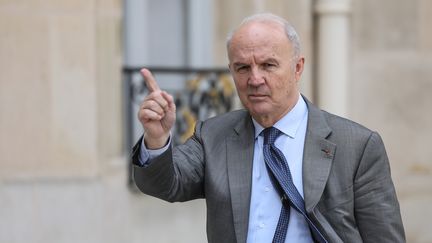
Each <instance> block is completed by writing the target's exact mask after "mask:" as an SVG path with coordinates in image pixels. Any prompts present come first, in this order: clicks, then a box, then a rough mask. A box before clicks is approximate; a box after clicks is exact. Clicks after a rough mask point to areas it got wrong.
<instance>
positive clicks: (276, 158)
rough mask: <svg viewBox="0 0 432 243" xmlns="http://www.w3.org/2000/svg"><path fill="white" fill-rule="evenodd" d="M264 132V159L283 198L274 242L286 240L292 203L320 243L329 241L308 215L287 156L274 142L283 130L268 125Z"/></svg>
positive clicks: (279, 242) (280, 242)
mask: <svg viewBox="0 0 432 243" xmlns="http://www.w3.org/2000/svg"><path fill="white" fill-rule="evenodd" d="M263 132H264V151H263V153H264V161H265V163H266V165H267V168H268V169H269V171H270V172H271V173H270V177H271V178H272V182H273V185H274V186H275V187H276V189H277V190H278V191H279V192H280V194H281V200H282V210H281V214H280V216H279V221H278V224H277V227H276V231H275V234H274V237H273V243H283V242H285V237H286V233H287V229H288V222H289V215H290V211H289V210H290V205H291V207H293V208H294V209H295V210H297V211H298V212H299V213H301V214H302V215H303V216H304V217H305V219H306V222H307V223H308V224H309V228H310V229H311V232H312V235H313V236H314V238H315V240H316V241H317V242H320V243H326V242H327V241H326V240H325V238H324V236H323V235H322V234H321V232H320V231H319V230H318V228H317V227H316V226H315V224H314V223H313V222H312V221H311V220H310V219H309V217H308V216H307V214H306V210H305V206H304V201H303V198H302V196H301V195H300V193H299V192H298V191H297V188H296V187H295V185H294V183H293V180H292V177H291V172H290V169H289V167H288V163H287V161H286V159H285V156H284V155H283V153H282V151H280V150H279V149H278V148H277V147H276V146H275V144H274V142H275V141H276V139H277V138H278V137H279V135H281V134H282V132H281V131H279V130H278V129H277V128H274V127H268V128H266V129H264V131H263Z"/></svg>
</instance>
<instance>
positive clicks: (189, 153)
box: [132, 123, 205, 202]
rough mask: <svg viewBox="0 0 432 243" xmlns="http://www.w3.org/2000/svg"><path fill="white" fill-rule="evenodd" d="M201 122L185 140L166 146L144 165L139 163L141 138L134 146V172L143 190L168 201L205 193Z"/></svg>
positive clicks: (199, 195)
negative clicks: (178, 143)
mask: <svg viewBox="0 0 432 243" xmlns="http://www.w3.org/2000/svg"><path fill="white" fill-rule="evenodd" d="M201 126H202V123H198V124H197V125H196V128H195V133H194V134H193V135H192V137H191V138H189V139H188V140H187V141H186V143H185V144H183V145H180V146H177V147H171V146H170V147H169V148H168V150H166V151H165V152H164V153H162V154H161V155H160V156H158V157H156V158H153V159H151V160H150V161H149V163H148V165H147V166H145V167H142V166H140V164H139V153H140V146H141V140H140V141H138V143H137V145H135V147H134V148H133V152H132V163H133V164H134V167H133V176H134V179H135V183H136V185H137V187H138V188H139V189H140V190H141V191H142V192H143V193H145V194H148V195H151V196H154V197H157V198H160V199H162V200H165V201H168V202H178V201H188V200H192V199H196V198H203V197H204V189H203V180H204V162H205V161H204V151H203V146H202V140H201V139H200V131H201Z"/></svg>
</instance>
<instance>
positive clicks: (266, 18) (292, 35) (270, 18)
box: [226, 13, 301, 57]
mask: <svg viewBox="0 0 432 243" xmlns="http://www.w3.org/2000/svg"><path fill="white" fill-rule="evenodd" d="M250 22H274V23H278V24H280V25H282V26H283V27H284V30H285V34H286V36H287V38H288V40H289V41H290V42H291V44H292V46H293V50H294V53H293V54H294V56H295V57H296V56H299V55H300V52H301V46H300V37H299V36H298V34H297V32H296V30H295V29H294V26H292V25H291V23H290V22H288V21H287V20H285V19H284V18H282V17H279V16H277V15H275V14H272V13H260V14H255V15H252V16H249V17H246V18H244V19H243V21H242V22H241V23H240V25H239V26H238V27H237V28H236V29H234V30H233V31H231V32H230V33H229V34H228V36H227V39H226V47H227V50H229V46H230V43H231V39H232V37H233V35H234V33H235V32H236V31H237V30H238V29H239V28H240V27H241V26H243V25H245V24H247V23H250Z"/></svg>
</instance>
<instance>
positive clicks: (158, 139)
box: [138, 68, 176, 149]
mask: <svg viewBox="0 0 432 243" xmlns="http://www.w3.org/2000/svg"><path fill="white" fill-rule="evenodd" d="M141 75H142V76H143V77H144V80H145V82H146V85H147V88H148V90H149V94H148V95H147V97H146V98H145V99H144V101H143V102H142V103H141V106H140V109H139V111H138V119H139V120H140V122H141V124H142V126H143V128H144V142H145V143H146V146H147V148H149V149H158V148H162V147H163V146H165V145H166V143H167V141H168V138H169V136H170V130H171V128H172V127H173V125H174V122H175V119H176V106H175V103H174V99H173V97H172V96H171V95H169V94H168V93H167V92H165V91H162V90H161V89H160V88H159V86H158V84H157V82H156V80H155V79H154V77H153V75H152V74H151V72H150V71H149V70H148V69H145V68H143V69H141Z"/></svg>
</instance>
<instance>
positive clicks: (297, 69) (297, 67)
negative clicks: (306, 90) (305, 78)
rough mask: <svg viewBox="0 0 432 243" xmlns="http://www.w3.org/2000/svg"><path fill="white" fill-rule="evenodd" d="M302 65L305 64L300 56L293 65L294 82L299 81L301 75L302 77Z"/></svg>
mask: <svg viewBox="0 0 432 243" xmlns="http://www.w3.org/2000/svg"><path fill="white" fill-rule="evenodd" d="M304 63H305V58H304V56H300V57H299V58H298V59H297V62H296V64H295V70H294V72H295V73H294V75H295V78H296V81H299V80H300V78H301V75H302V73H303V70H304Z"/></svg>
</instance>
